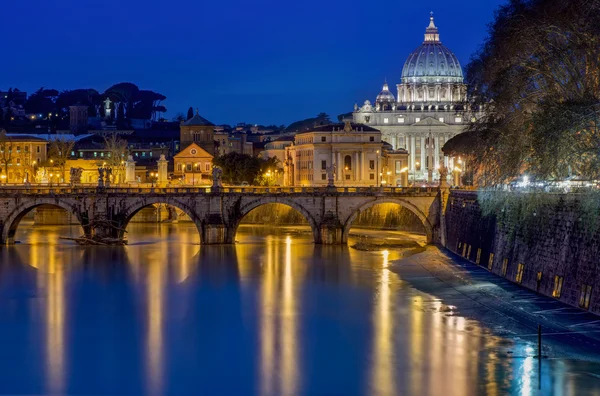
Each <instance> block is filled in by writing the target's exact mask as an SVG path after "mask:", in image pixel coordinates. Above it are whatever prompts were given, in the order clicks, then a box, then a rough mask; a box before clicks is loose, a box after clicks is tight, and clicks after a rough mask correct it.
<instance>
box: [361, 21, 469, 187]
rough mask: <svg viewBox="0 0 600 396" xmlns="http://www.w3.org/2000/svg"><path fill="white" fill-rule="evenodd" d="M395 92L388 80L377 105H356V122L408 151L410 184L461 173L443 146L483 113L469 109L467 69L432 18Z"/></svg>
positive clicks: (405, 66) (410, 56) (368, 103)
mask: <svg viewBox="0 0 600 396" xmlns="http://www.w3.org/2000/svg"><path fill="white" fill-rule="evenodd" d="M396 89H397V91H396V95H394V94H393V93H392V92H391V91H390V89H389V86H388V84H387V82H385V83H384V84H383V89H382V91H381V93H380V94H379V95H378V96H377V98H376V100H375V103H371V102H370V101H369V100H366V101H365V102H364V104H363V105H362V106H360V107H359V106H358V105H354V112H353V121H354V122H355V123H360V124H365V125H369V126H371V127H373V128H376V129H378V130H380V131H381V136H382V140H383V141H385V142H387V143H389V144H391V145H392V147H393V149H394V150H401V149H404V150H407V151H408V152H409V161H408V168H409V171H408V176H409V180H410V181H411V183H421V182H423V183H434V182H437V181H438V180H439V175H440V172H439V170H440V168H444V167H445V168H446V169H448V170H449V171H450V173H451V172H452V171H457V172H460V167H459V166H458V165H459V164H458V162H457V163H456V164H455V160H454V159H453V158H448V157H444V154H443V153H442V150H441V148H442V147H443V146H444V144H445V143H446V142H447V141H448V140H449V139H450V138H452V137H453V136H455V135H457V134H459V133H461V132H463V131H464V130H465V127H466V126H467V125H468V124H469V123H470V122H471V121H472V118H471V117H477V116H478V113H476V112H475V113H473V112H471V111H470V110H471V109H470V108H469V105H468V102H467V86H466V85H465V83H464V76H463V71H462V68H461V66H460V63H459V61H458V59H457V58H456V56H455V55H454V54H453V53H452V52H451V51H450V50H449V49H448V48H447V47H446V46H444V45H443V44H442V42H441V41H440V34H439V30H438V28H437V27H436V25H435V23H434V19H433V14H432V15H431V17H430V22H429V26H428V27H427V28H426V30H425V39H424V41H423V43H422V44H421V45H420V46H419V47H418V48H417V49H416V50H414V51H413V52H412V53H411V54H410V55H409V56H408V58H407V59H406V62H405V63H404V67H403V69H402V76H401V81H400V83H399V84H397V85H396ZM442 173H444V171H442ZM449 176H450V175H449Z"/></svg>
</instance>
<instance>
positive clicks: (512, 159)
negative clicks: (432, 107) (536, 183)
mask: <svg viewBox="0 0 600 396" xmlns="http://www.w3.org/2000/svg"><path fill="white" fill-rule="evenodd" d="M467 82H468V83H469V89H470V91H471V92H470V94H471V97H472V98H474V99H473V101H474V103H473V104H472V108H478V107H479V106H485V105H487V107H486V109H485V116H484V117H482V118H480V119H479V120H478V121H476V122H475V123H473V125H472V126H471V129H470V131H471V132H472V135H471V136H472V137H473V138H474V140H473V141H474V142H475V144H474V145H471V144H469V142H467V141H464V140H463V142H462V143H461V142H456V141H455V142H454V143H451V141H449V142H448V145H447V146H446V147H445V148H444V151H445V152H448V151H452V152H453V153H454V154H461V153H462V154H463V155H466V156H468V155H470V156H472V159H473V161H474V164H475V165H476V167H477V169H478V176H479V179H480V182H481V181H482V180H483V177H482V176H483V175H485V181H484V184H495V183H499V182H505V181H507V180H510V179H512V178H515V177H517V176H518V175H519V174H521V173H523V172H527V173H530V174H532V175H535V176H539V177H540V178H555V179H562V178H566V177H569V176H583V177H587V178H598V177H600V1H599V0H511V1H510V2H509V3H508V4H507V5H505V6H502V7H501V8H500V9H499V10H498V11H497V12H496V16H495V20H494V22H493V23H492V25H491V26H490V32H489V36H488V38H487V40H486V42H485V44H484V46H483V47H482V48H481V50H480V51H479V52H478V53H477V54H476V55H475V56H474V57H473V59H472V60H471V62H470V63H469V65H468V66H467ZM449 145H453V147H452V148H450V147H449ZM473 146H474V147H473ZM473 148H474V150H473Z"/></svg>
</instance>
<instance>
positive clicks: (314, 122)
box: [285, 113, 331, 132]
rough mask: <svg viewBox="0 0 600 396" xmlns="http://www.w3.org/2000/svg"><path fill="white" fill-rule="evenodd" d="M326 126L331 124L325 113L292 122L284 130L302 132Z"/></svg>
mask: <svg viewBox="0 0 600 396" xmlns="http://www.w3.org/2000/svg"><path fill="white" fill-rule="evenodd" d="M327 124H331V119H330V118H329V116H328V115H327V114H325V113H319V114H317V116H316V117H313V118H307V119H305V120H300V121H296V122H293V123H291V124H290V125H289V126H288V127H287V128H286V129H285V130H286V131H287V132H304V131H307V130H310V129H312V128H314V127H315V126H318V125H327Z"/></svg>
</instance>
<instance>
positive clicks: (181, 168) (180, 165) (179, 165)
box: [177, 164, 183, 172]
mask: <svg viewBox="0 0 600 396" xmlns="http://www.w3.org/2000/svg"><path fill="white" fill-rule="evenodd" d="M177 170H178V171H179V172H181V171H183V164H177Z"/></svg>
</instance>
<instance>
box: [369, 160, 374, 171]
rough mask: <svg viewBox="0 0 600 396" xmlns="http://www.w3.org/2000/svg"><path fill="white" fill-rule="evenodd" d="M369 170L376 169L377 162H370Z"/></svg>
mask: <svg viewBox="0 0 600 396" xmlns="http://www.w3.org/2000/svg"><path fill="white" fill-rule="evenodd" d="M369 169H375V160H369Z"/></svg>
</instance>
